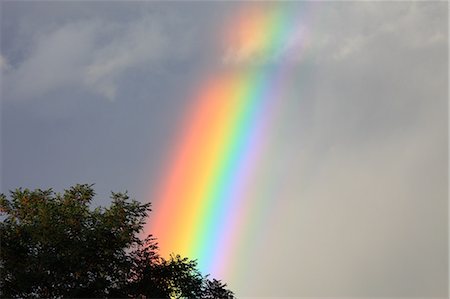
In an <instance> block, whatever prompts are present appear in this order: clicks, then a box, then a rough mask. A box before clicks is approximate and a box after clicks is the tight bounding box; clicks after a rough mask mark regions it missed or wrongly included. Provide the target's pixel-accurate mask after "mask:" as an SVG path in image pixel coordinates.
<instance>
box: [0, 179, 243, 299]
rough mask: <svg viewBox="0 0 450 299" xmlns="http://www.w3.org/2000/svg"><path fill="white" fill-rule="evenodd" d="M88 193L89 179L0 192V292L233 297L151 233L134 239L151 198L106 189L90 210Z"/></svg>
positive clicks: (7, 294) (90, 193) (16, 294)
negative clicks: (164, 252) (103, 202)
mask: <svg viewBox="0 0 450 299" xmlns="http://www.w3.org/2000/svg"><path fill="white" fill-rule="evenodd" d="M93 196H94V190H93V188H92V185H76V186H74V187H71V188H69V189H68V190H65V191H64V193H62V194H60V193H55V192H53V191H52V190H51V189H49V190H40V189H37V190H34V191H30V190H28V189H24V190H22V189H16V190H15V191H13V192H11V195H10V199H7V197H6V196H5V195H3V194H1V195H0V212H1V214H2V215H3V219H2V221H0V241H1V243H0V245H1V250H0V290H1V296H2V297H13V298H14V297H15V298H18V297H35V298H41V297H45V298H63V297H70V298H77V297H83V298H86V297H89V298H93V297H114V298H125V297H139V296H141V297H142V296H145V297H147V298H208V299H209V298H234V295H233V293H232V292H231V291H229V290H227V289H226V285H225V284H222V283H221V282H220V281H217V280H212V281H211V280H210V279H209V278H208V276H203V275H202V274H201V273H200V272H199V271H198V270H197V268H196V266H197V264H196V262H195V261H192V260H189V259H188V258H181V257H180V256H172V257H171V258H170V259H168V260H166V259H164V258H162V257H160V256H159V255H158V247H157V243H156V239H155V238H153V237H152V236H151V235H150V236H148V237H147V238H146V239H145V240H141V239H139V237H138V234H139V233H140V232H141V231H142V229H143V226H144V224H145V219H146V217H147V215H148V212H149V211H150V204H142V203H140V202H138V201H135V200H130V199H129V197H128V195H127V194H126V193H112V196H111V198H112V203H111V205H110V207H108V208H101V207H98V208H96V209H94V210H91V209H90V208H89V205H90V203H91V201H92V199H93Z"/></svg>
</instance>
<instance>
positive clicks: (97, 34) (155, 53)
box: [5, 14, 189, 100]
mask: <svg viewBox="0 0 450 299" xmlns="http://www.w3.org/2000/svg"><path fill="white" fill-rule="evenodd" d="M164 22H165V20H163V19H162V18H160V17H155V16H154V15H150V14H148V15H143V16H141V17H139V18H137V19H134V20H132V21H128V22H117V21H116V22H115V21H108V20H96V19H94V18H91V19H88V20H82V21H73V22H69V23H66V24H63V25H61V26H60V27H58V28H51V29H50V30H48V31H47V32H45V33H36V35H35V38H36V42H35V44H34V45H33V46H32V48H31V49H29V51H28V52H29V54H28V55H27V56H26V57H25V58H24V59H23V60H21V61H19V62H18V63H16V64H15V67H12V68H10V69H9V70H8V72H6V73H5V75H6V76H5V77H6V78H5V82H6V84H5V86H6V87H7V88H8V91H9V96H10V97H11V98H14V99H31V98H33V97H36V96H42V95H45V94H47V93H49V92H52V91H55V90H61V89H63V88H82V89H85V90H87V91H90V92H93V93H96V94H99V95H101V96H104V97H106V98H108V99H110V100H113V99H114V98H115V97H116V94H117V89H118V88H119V86H120V80H121V78H122V77H123V76H124V75H125V74H126V72H127V71H129V70H132V69H136V68H145V67H147V68H148V67H150V66H152V67H153V68H154V69H157V66H158V63H164V62H166V61H168V60H169V59H180V57H181V56H182V55H184V54H185V50H186V47H187V45H189V43H188V42H186V40H183V39H181V38H180V35H179V34H178V33H177V32H173V33H172V34H168V33H167V32H165V30H167V29H166V27H165V25H167V24H165V23H164ZM178 44H183V46H179V47H177V45H178ZM183 51H184V52H183ZM7 98H9V97H7Z"/></svg>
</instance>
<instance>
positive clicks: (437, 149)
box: [0, 1, 449, 298]
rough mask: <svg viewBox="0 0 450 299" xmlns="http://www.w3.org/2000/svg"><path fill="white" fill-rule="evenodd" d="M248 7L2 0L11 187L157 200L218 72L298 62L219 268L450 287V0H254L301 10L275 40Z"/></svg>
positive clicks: (378, 287) (425, 292)
mask: <svg viewBox="0 0 450 299" xmlns="http://www.w3.org/2000/svg"><path fill="white" fill-rule="evenodd" d="M249 5H250V4H249V3H246V2H236V1H221V2H212V1H205V2H202V1H195V2H194V1H192V2H191V1H185V2H181V1H170V2H158V1H147V2H145V1H142V2H138V1H136V2H134V1H133V2H131V1H130V2H125V1H115V2H91V1H73V2H45V1H35V2H28V1H2V2H1V3H0V8H1V23H0V29H1V44H0V55H1V56H0V67H1V80H0V82H1V106H0V107H1V121H0V126H1V144H0V145H1V146H0V152H1V160H0V163H1V177H0V182H1V190H0V191H1V192H3V193H7V192H8V190H11V189H14V188H16V187H27V188H41V189H44V188H54V189H55V190H56V191H62V190H63V189H64V188H68V187H69V186H71V185H74V184H76V183H95V190H96V192H97V197H96V199H95V201H94V204H95V205H108V204H109V199H108V196H109V194H110V191H115V192H118V191H124V190H128V191H129V194H130V195H131V197H133V198H136V199H137V200H140V201H142V202H148V201H151V202H152V204H153V211H152V214H151V215H150V217H152V215H158V207H161V206H162V203H161V201H162V200H160V202H158V196H156V195H155V194H157V191H156V190H157V189H158V188H160V185H161V182H162V181H164V180H165V177H166V176H167V173H168V171H169V169H170V167H169V166H168V165H170V160H171V159H173V157H172V155H173V152H174V150H175V148H176V147H177V146H179V144H180V142H179V140H178V139H179V138H180V137H179V136H182V132H183V130H184V128H185V127H186V124H187V123H186V120H189V118H188V117H187V116H186V115H187V114H188V111H190V109H192V106H193V105H194V104H195V101H196V97H195V96H194V95H195V94H196V93H198V91H199V90H202V88H203V86H204V85H205V84H206V83H205V82H207V81H208V79H209V78H213V77H214V76H216V75H217V74H218V73H220V72H222V71H223V70H228V71H229V70H232V71H233V72H234V73H239V72H245V71H246V70H252V71H255V72H261V73H268V74H272V73H271V70H272V69H276V68H279V69H283V70H288V71H286V72H284V73H283V74H284V77H281V75H273V76H271V75H269V78H271V79H270V80H269V81H268V83H267V84H268V85H270V84H272V83H273V82H275V81H276V80H278V81H276V82H281V83H280V86H281V87H280V88H279V90H277V93H276V94H274V95H273V96H272V97H270V99H269V100H271V99H272V98H273V99H276V100H277V101H276V104H274V106H271V107H273V108H274V109H273V110H270V109H269V110H270V115H271V116H270V118H268V119H269V120H268V121H267V122H266V123H265V124H264V130H263V131H262V132H263V137H264V138H263V140H264V142H262V143H261V144H260V145H259V146H258V148H257V149H255V153H256V152H257V153H258V154H257V155H258V158H257V159H256V162H255V165H253V167H252V171H251V175H249V177H248V182H249V183H248V190H247V193H246V197H245V199H243V200H245V202H244V203H245V204H246V206H247V211H246V213H245V214H243V216H242V219H240V221H239V222H238V224H239V225H238V227H237V228H235V229H236V231H239V232H240V235H239V237H236V238H235V239H233V240H234V242H233V243H232V248H231V249H230V250H231V251H230V252H231V253H229V254H228V255H227V259H225V260H223V261H222V262H223V263H225V264H227V271H224V272H220V273H211V274H212V275H213V276H215V274H216V277H218V278H220V279H222V280H223V281H224V282H226V283H227V284H228V285H229V287H230V288H231V289H232V290H233V291H235V293H236V295H238V297H240V298H245V297H257V298H260V297H268V298H277V297H295V298H303V297H304V298H307V297H308V298H310V297H358V298H363V297H364V298H369V297H385V298H388V297H392V298H393V297H396V298H399V297H405V298H406V297H421V298H432V297H433V298H448V281H449V279H448V265H449V261H448V244H449V242H448V224H449V222H448V212H449V209H448V3H447V2H445V1H440V2H433V1H423V2H408V1H400V2H384V1H364V2H363V1H355V2H351V1H345V2H339V1H326V2H325V1H324V2H314V3H313V2H281V3H280V2H278V3H268V2H256V3H253V4H251V6H252V7H253V8H254V9H256V10H257V11H259V12H260V13H261V14H262V15H264V14H270V12H271V11H273V10H275V9H278V8H280V7H281V9H282V11H285V12H292V13H293V14H294V16H296V17H295V18H294V19H295V22H292V23H289V24H288V25H287V27H286V28H287V29H286V30H285V31H284V32H285V36H284V38H283V39H280V40H279V41H278V44H277V46H276V47H275V48H264V47H263V45H262V44H261V43H259V42H258V40H257V39H256V38H253V37H244V38H242V39H239V36H240V34H241V32H240V31H239V27H236V26H233V24H235V23H236V22H238V21H239V17H238V16H242V15H243V16H244V17H243V19H244V20H247V17H246V15H245V14H242V12H243V11H244V12H245V11H246V10H245V9H246V7H248V6H249ZM283 17H284V15H283V14H281V19H283ZM286 18H287V17H286ZM248 19H251V18H250V17H249V18H248ZM244 22H245V21H244ZM266 30H267V28H266ZM256 31H258V30H257V29H256ZM224 32H231V33H229V34H230V36H231V37H232V38H228V39H227V38H223V36H224ZM242 34H243V35H244V36H245V34H244V33H242ZM259 34H260V35H261V36H265V34H266V31H264V32H261V33H259ZM236 36H237V38H236ZM233 37H234V38H233ZM255 40H256V41H255ZM274 43H275V42H274ZM280 78H281V79H280ZM277 86H278V85H277ZM255 155H256V154H255ZM192 175H193V176H195V169H194V170H193V173H192ZM230 230H231V229H230ZM149 233H150V232H149ZM156 237H158V236H156ZM195 258H201V257H195ZM219 258H220V257H219Z"/></svg>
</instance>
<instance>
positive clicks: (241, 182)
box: [146, 3, 304, 275]
mask: <svg viewBox="0 0 450 299" xmlns="http://www.w3.org/2000/svg"><path fill="white" fill-rule="evenodd" d="M300 21H301V16H299V14H294V13H293V12H292V10H291V9H289V7H288V6H286V5H280V4H271V5H270V6H269V7H267V6H266V7H263V6H261V5H259V4H248V3H247V4H244V5H243V7H241V8H239V9H238V11H237V13H236V15H234V17H233V18H231V20H230V21H229V23H227V24H225V26H224V27H225V29H224V30H223V33H222V34H221V35H220V36H221V40H220V41H218V42H219V44H220V46H221V47H222V48H225V49H226V53H225V55H224V57H223V66H222V67H220V70H218V71H216V72H215V73H214V74H209V75H208V77H207V78H206V79H205V80H203V81H202V82H201V84H200V86H199V88H198V89H197V91H196V92H195V93H194V97H193V99H192V101H191V102H192V103H193V104H192V106H191V107H189V110H188V112H187V114H186V118H185V120H184V122H183V127H182V128H181V129H180V132H179V136H178V137H177V141H176V143H175V148H174V150H173V152H172V153H171V154H170V157H169V160H168V162H167V164H166V166H165V171H166V172H165V174H164V175H163V177H162V180H161V182H160V184H159V185H158V186H157V187H156V194H153V195H152V201H153V202H155V208H154V210H155V214H154V215H153V219H152V220H151V222H150V224H149V227H148V229H146V230H147V231H149V232H151V233H152V234H154V235H155V236H156V237H157V238H158V243H159V245H160V249H161V252H162V254H163V255H168V254H171V253H176V254H181V255H182V256H187V257H189V258H193V259H197V260H198V263H199V267H200V269H201V270H202V271H204V272H206V273H214V275H223V273H224V271H226V267H227V264H228V262H229V259H230V256H231V255H232V253H233V250H235V246H234V245H235V244H236V242H239V240H240V239H242V237H243V236H242V231H243V229H242V228H243V227H244V226H245V225H246V222H247V221H250V219H251V218H252V213H253V212H251V210H252V209H255V207H252V205H251V204H250V202H249V201H248V200H247V197H248V192H249V185H250V184H251V183H252V177H253V176H254V172H255V169H256V166H257V163H258V161H259V159H261V156H262V153H263V151H264V147H265V144H266V143H267V136H265V134H264V133H265V132H266V129H267V127H268V126H269V125H270V124H271V121H272V119H273V117H274V115H275V113H276V111H277V105H279V101H281V100H282V93H283V86H284V84H285V82H286V81H287V79H288V78H289V73H290V72H289V69H290V68H289V65H290V63H289V60H288V59H286V58H285V57H284V56H283V55H286V53H288V52H289V51H290V53H291V54H292V53H295V51H299V50H300V49H299V47H298V45H301V44H302V43H299V41H302V38H303V35H304V34H303V32H302V28H303V27H302V26H299V22H300ZM293 45H294V46H295V45H296V47H294V46H293ZM293 51H294V52H293ZM297 54H299V53H297ZM256 210H257V208H256Z"/></svg>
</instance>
